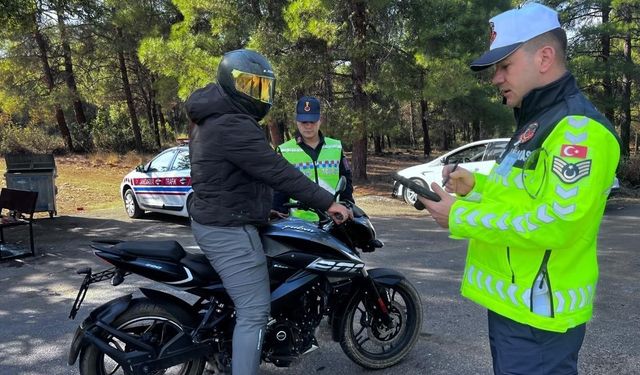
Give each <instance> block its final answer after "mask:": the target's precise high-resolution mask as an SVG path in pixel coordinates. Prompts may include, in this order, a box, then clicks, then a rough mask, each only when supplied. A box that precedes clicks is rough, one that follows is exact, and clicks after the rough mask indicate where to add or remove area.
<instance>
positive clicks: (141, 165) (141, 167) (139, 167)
mask: <svg viewBox="0 0 640 375" xmlns="http://www.w3.org/2000/svg"><path fill="white" fill-rule="evenodd" d="M136 172H144V164H140V165H138V166H137V167H136Z"/></svg>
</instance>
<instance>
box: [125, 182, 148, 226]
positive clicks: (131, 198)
mask: <svg viewBox="0 0 640 375" xmlns="http://www.w3.org/2000/svg"><path fill="white" fill-rule="evenodd" d="M124 208H125V210H126V211H127V215H128V216H129V217H130V218H132V219H139V218H141V217H142V216H143V215H144V211H143V210H142V209H141V208H140V206H138V201H137V200H136V196H135V195H134V194H133V190H131V189H127V191H125V192H124Z"/></svg>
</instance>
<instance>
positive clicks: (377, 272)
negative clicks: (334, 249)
mask: <svg viewBox="0 0 640 375" xmlns="http://www.w3.org/2000/svg"><path fill="white" fill-rule="evenodd" d="M367 273H368V274H369V277H370V278H371V279H372V280H373V282H374V283H375V284H376V285H380V286H393V285H396V284H397V283H399V282H400V281H402V280H404V279H406V277H405V276H404V275H403V274H401V273H400V272H398V271H396V270H394V269H391V268H373V269H370V270H367ZM370 288H371V284H370V283H369V282H368V280H366V279H364V278H359V279H358V282H357V285H356V287H354V288H353V290H352V293H351V295H350V296H349V298H348V302H347V303H340V304H339V305H338V306H336V307H337V308H336V309H335V310H334V311H333V313H332V315H331V319H330V322H331V331H332V332H331V338H332V339H333V341H336V342H339V341H340V340H341V338H342V333H341V332H340V327H342V321H343V319H344V316H345V314H346V310H347V307H348V306H349V305H351V302H352V301H353V299H354V298H359V295H360V293H361V292H362V291H363V290H367V289H370Z"/></svg>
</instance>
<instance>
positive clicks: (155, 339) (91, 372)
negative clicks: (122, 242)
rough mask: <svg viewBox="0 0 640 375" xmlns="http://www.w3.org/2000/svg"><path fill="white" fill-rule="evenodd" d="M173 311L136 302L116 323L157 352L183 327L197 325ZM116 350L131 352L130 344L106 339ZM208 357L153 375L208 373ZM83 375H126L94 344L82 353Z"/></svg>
mask: <svg viewBox="0 0 640 375" xmlns="http://www.w3.org/2000/svg"><path fill="white" fill-rule="evenodd" d="M170 310H171V311H172V312H169V309H167V308H166V307H164V306H162V305H159V304H155V303H153V302H150V301H148V300H144V299H141V300H134V301H133V302H132V304H131V306H129V308H128V309H127V310H126V311H125V312H124V313H122V315H120V316H119V317H118V318H117V319H116V320H115V321H114V322H113V324H112V326H113V327H116V328H117V329H118V330H119V331H120V332H125V333H128V334H130V335H132V336H134V337H136V338H138V339H139V340H141V341H143V342H144V343H146V344H148V345H151V346H153V347H155V348H157V349H159V348H160V347H162V346H163V345H164V344H166V343H167V342H169V341H170V340H172V339H173V338H174V337H175V336H176V335H177V334H178V333H180V332H181V331H182V330H183V328H182V327H183V326H185V325H189V326H192V327H193V326H194V324H196V323H195V322H194V321H193V318H192V317H191V316H189V314H187V313H186V312H184V311H182V310H179V309H170ZM104 339H105V341H107V342H108V343H109V345H111V346H112V347H114V348H116V349H119V350H121V351H124V352H127V351H130V350H131V349H130V348H127V344H126V343H124V342H122V341H120V340H118V339H117V338H115V337H113V336H107V337H105V338H104ZM204 366H205V358H197V359H192V360H189V361H187V362H184V363H182V364H179V365H177V366H173V367H170V368H168V369H164V370H159V371H156V372H153V373H152V374H167V375H169V374H176V375H200V374H202V371H203V370H204ZM80 374H82V375H116V374H118V375H120V374H122V375H124V374H125V372H124V370H123V369H122V366H120V365H119V364H118V363H117V362H116V361H114V360H113V359H112V358H111V357H109V356H107V355H106V354H105V353H103V352H102V351H100V349H98V347H96V346H94V345H89V346H87V347H86V348H85V349H84V350H82V352H81V353H80Z"/></svg>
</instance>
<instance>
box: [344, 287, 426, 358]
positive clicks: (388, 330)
mask: <svg viewBox="0 0 640 375" xmlns="http://www.w3.org/2000/svg"><path fill="white" fill-rule="evenodd" d="M379 290H380V291H381V292H382V291H384V293H385V294H386V299H387V300H388V301H389V304H388V305H387V309H388V310H389V316H390V318H391V321H392V322H391V324H388V325H387V324H384V323H383V322H381V321H379V320H378V319H376V318H375V317H374V315H373V314H371V309H370V307H369V304H370V302H367V301H366V298H368V297H367V296H365V295H364V294H360V295H358V296H356V297H355V298H353V299H352V300H351V302H349V306H348V307H347V310H346V313H345V317H344V319H343V321H342V327H341V333H342V340H341V341H340V346H341V347H342V350H344V352H345V354H346V355H347V356H348V357H349V358H350V359H351V360H352V361H354V362H355V363H357V364H359V365H360V366H362V367H366V368H370V369H381V368H386V367H390V366H393V365H395V364H396V363H398V362H400V361H401V360H402V359H403V358H404V357H405V356H406V355H407V354H408V353H409V351H410V350H411V348H412V347H413V345H414V344H415V342H416V340H417V339H418V335H419V333H420V327H421V325H422V305H421V303H420V297H419V296H418V293H417V292H416V290H415V288H414V287H413V285H411V284H410V283H409V282H408V281H406V280H402V281H400V282H399V283H397V284H396V285H393V286H385V287H384V288H379Z"/></svg>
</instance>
